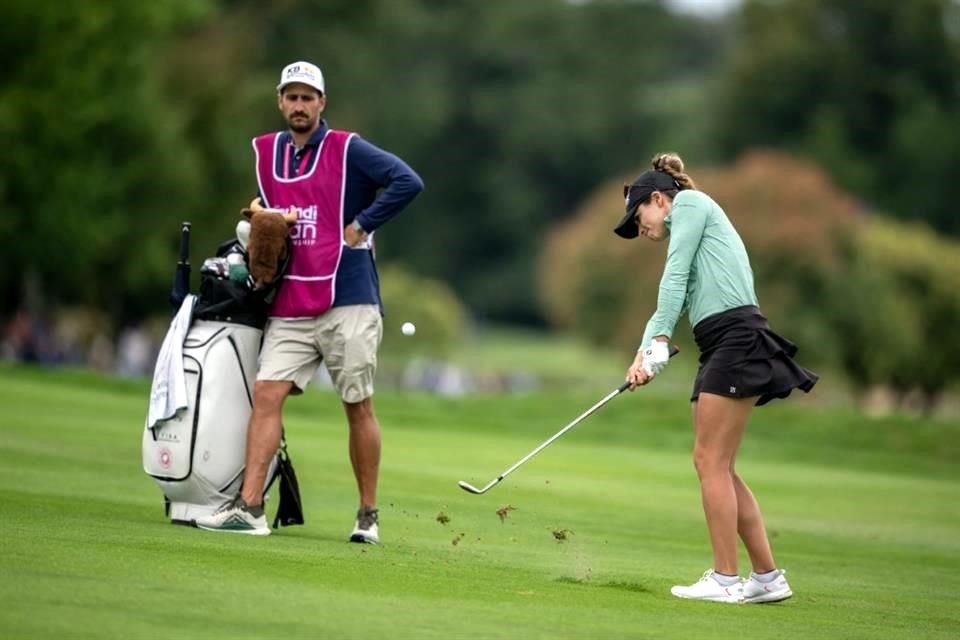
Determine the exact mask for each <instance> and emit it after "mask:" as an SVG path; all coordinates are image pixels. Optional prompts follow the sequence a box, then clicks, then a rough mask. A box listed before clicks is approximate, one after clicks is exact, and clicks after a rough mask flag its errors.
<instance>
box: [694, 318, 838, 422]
mask: <svg viewBox="0 0 960 640" xmlns="http://www.w3.org/2000/svg"><path fill="white" fill-rule="evenodd" d="M693 337H694V340H696V342H697V346H698V347H699V348H700V370H699V371H698V372H697V379H696V380H695V381H694V383H693V395H692V396H691V398H690V400H691V401H694V400H696V399H697V398H698V397H699V396H700V393H701V392H705V393H715V394H717V395H721V396H727V397H730V398H752V397H756V398H757V405H758V406H759V405H763V404H766V403H768V402H770V401H771V400H773V399H774V398H786V397H787V396H789V395H790V392H791V391H793V390H794V389H801V390H802V391H804V392H809V391H810V390H811V389H813V385H815V384H816V383H817V380H818V379H819V376H817V374H815V373H813V372H812V371H808V370H807V369H804V368H803V367H801V366H800V365H799V364H797V363H796V362H794V360H793V356H794V355H795V354H796V353H797V347H796V345H794V344H793V343H792V342H790V341H789V340H787V339H786V338H784V337H783V336H780V335H778V334H777V333H775V332H774V331H772V330H771V329H770V323H769V322H767V319H766V318H765V317H764V315H763V314H762V313H761V312H760V309H759V308H757V307H755V306H752V305H750V306H745V307H736V308H733V309H728V310H727V311H723V312H721V313H718V314H715V315H712V316H710V317H708V318H704V319H703V320H701V321H700V322H698V323H697V326H695V327H694V328H693Z"/></svg>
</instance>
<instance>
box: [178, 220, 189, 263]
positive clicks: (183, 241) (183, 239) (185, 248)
mask: <svg viewBox="0 0 960 640" xmlns="http://www.w3.org/2000/svg"><path fill="white" fill-rule="evenodd" d="M189 261H190V223H189V222H181V223H180V264H187V263H188V262H189Z"/></svg>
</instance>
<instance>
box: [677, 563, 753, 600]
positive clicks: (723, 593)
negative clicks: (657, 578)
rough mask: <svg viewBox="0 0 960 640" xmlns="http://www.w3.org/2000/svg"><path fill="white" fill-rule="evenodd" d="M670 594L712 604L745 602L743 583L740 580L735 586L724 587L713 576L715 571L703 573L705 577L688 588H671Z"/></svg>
mask: <svg viewBox="0 0 960 640" xmlns="http://www.w3.org/2000/svg"><path fill="white" fill-rule="evenodd" d="M670 593H672V594H673V595H675V596H676V597H678V598H686V599H688V600H709V601H711V602H727V603H730V604H739V603H741V602H743V583H742V582H740V580H739V579H738V580H737V581H736V582H735V583H734V584H731V585H729V586H724V585H722V584H720V583H719V582H717V580H716V578H714V576H713V569H708V570H707V571H705V572H704V573H703V577H702V578H700V579H699V580H697V581H696V582H694V583H693V584H691V585H690V586H688V587H685V586H681V585H677V586H675V587H671V589H670Z"/></svg>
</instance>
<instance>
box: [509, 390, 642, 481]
mask: <svg viewBox="0 0 960 640" xmlns="http://www.w3.org/2000/svg"><path fill="white" fill-rule="evenodd" d="M624 389H626V386H620V387H618V388H616V389H614V390H613V391H611V392H610V393H608V394H607V395H606V396H604V397H603V399H602V400H600V401H599V402H597V403H596V404H595V405H593V406H592V407H590V408H589V409H587V410H586V411H584V412H583V413H581V414H580V415H579V416H577V417H576V418H574V420H573V421H572V422H571V423H570V424H568V425H567V426H565V427H564V428H563V429H560V431H557V432H556V433H555V434H553V435H552V436H551V437H550V439H548V440H547V441H546V442H544V443H543V444H541V445H540V446H539V447H537V448H536V449H534V450H533V451H531V452H530V453H528V454H527V455H525V456H523V457H522V458H520V459H519V460H517V462H516V463H515V464H514V465H513V466H512V467H510V468H509V469H507V470H506V471H504V472H503V473H501V474H500V475H499V476H498V477H497V479H496V480H495V481H494V483H493V484H496V483H497V482H500V481H501V480H503V479H504V478H506V477H507V476H508V475H510V474H511V473H513V472H514V471H515V470H516V469H517V467H519V466H521V465H522V464H523V463H525V462H526V461H527V460H529V459H530V458H532V457H533V456H535V455H537V454H538V453H540V452H541V451H543V450H544V449H546V448H547V447H549V446H550V445H551V444H552V443H553V441H554V440H556V439H557V438H559V437H560V436H562V435H563V434H565V433H566V432H567V431H570V429H573V428H574V427H575V426H577V425H578V424H580V423H581V422H583V420H584V419H585V418H587V417H588V416H589V415H590V414H592V413H594V412H595V411H596V410H597V409H599V408H600V407H602V406H603V405H605V404H607V403H608V402H610V401H611V400H612V399H613V398H615V397H616V396H618V395H619V394H621V393H623V391H624Z"/></svg>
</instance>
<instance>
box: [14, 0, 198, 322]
mask: <svg viewBox="0 0 960 640" xmlns="http://www.w3.org/2000/svg"><path fill="white" fill-rule="evenodd" d="M208 11H209V4H208V3H207V2H204V1H197V0H157V1H155V2H149V3H136V2H129V3H127V2H125V3H114V2H106V1H99V2H87V1H83V0H65V1H64V2H57V3H43V2H27V1H25V0H13V1H11V2H5V3H4V5H3V10H2V15H3V19H2V20H0V35H2V40H3V42H4V53H5V60H6V63H5V64H4V65H3V67H2V70H0V77H2V84H0V136H2V137H3V139H4V140H6V145H7V148H8V149H9V150H11V152H10V153H7V154H5V157H4V170H3V172H2V181H0V201H2V202H3V207H4V209H5V215H3V216H0V243H2V245H3V246H4V248H5V251H6V252H7V256H8V258H7V259H8V261H9V263H10V264H14V265H17V267H18V268H16V269H7V270H4V271H3V272H2V273H0V290H2V292H3V296H2V298H3V305H4V309H3V310H4V311H10V310H11V308H12V307H14V306H16V305H17V304H19V303H20V302H22V301H23V300H24V298H25V295H26V292H25V291H23V288H24V287H25V286H27V285H26V284H25V283H26V282H29V281H31V280H32V278H22V277H21V276H22V274H35V275H36V282H38V283H39V285H38V288H39V289H41V292H42V293H43V294H44V295H45V297H47V298H50V299H54V300H57V301H58V302H66V303H71V302H83V303H86V304H92V305H97V306H100V307H101V308H103V309H109V310H110V312H111V315H112V316H113V318H114V319H122V318H129V317H131V316H133V317H136V316H137V315H138V314H140V313H142V312H143V311H144V310H145V307H146V306H149V304H150V303H149V302H148V300H149V299H150V298H151V297H154V296H155V299H156V300H157V301H158V306H160V305H162V301H163V300H164V299H165V297H166V296H165V295H164V294H163V293H162V291H163V290H164V289H165V288H167V287H168V285H169V277H164V278H163V279H162V280H159V279H158V275H159V274H160V273H163V274H164V275H165V276H168V274H170V273H171V268H172V267H171V264H170V255H171V254H172V255H175V249H172V250H171V247H170V244H171V242H170V240H172V242H175V241H176V240H175V239H176V226H175V225H176V223H175V222H170V229H169V230H170V233H169V234H167V235H166V238H167V239H170V240H167V241H165V237H164V235H163V234H162V233H161V232H160V230H161V229H166V226H165V225H167V223H168V222H169V221H171V220H175V219H177V218H178V217H179V216H180V215H181V212H182V210H183V209H184V208H186V207H188V206H189V205H190V204H191V203H196V202H197V201H198V197H199V195H200V187H201V186H202V182H201V181H200V179H199V178H200V174H199V173H198V172H197V171H196V169H197V165H196V161H197V156H196V154H195V153H194V151H193V149H192V148H191V145H190V144H189V141H188V140H186V139H185V137H184V135H183V127H182V125H183V118H182V109H181V108H180V107H179V106H178V105H176V104H173V103H171V102H170V101H169V100H166V99H165V98H164V95H163V92H162V90H161V84H160V75H159V74H158V68H157V65H156V62H157V60H156V53H157V50H158V47H159V46H161V45H160V44H159V43H162V42H163V41H164V39H165V38H166V37H168V36H169V34H171V33H173V32H175V31H176V30H177V29H178V28H180V27H181V26H183V25H185V24H189V23H192V22H195V21H197V20H200V19H202V18H203V17H204V16H205V15H207V13H208Z"/></svg>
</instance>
